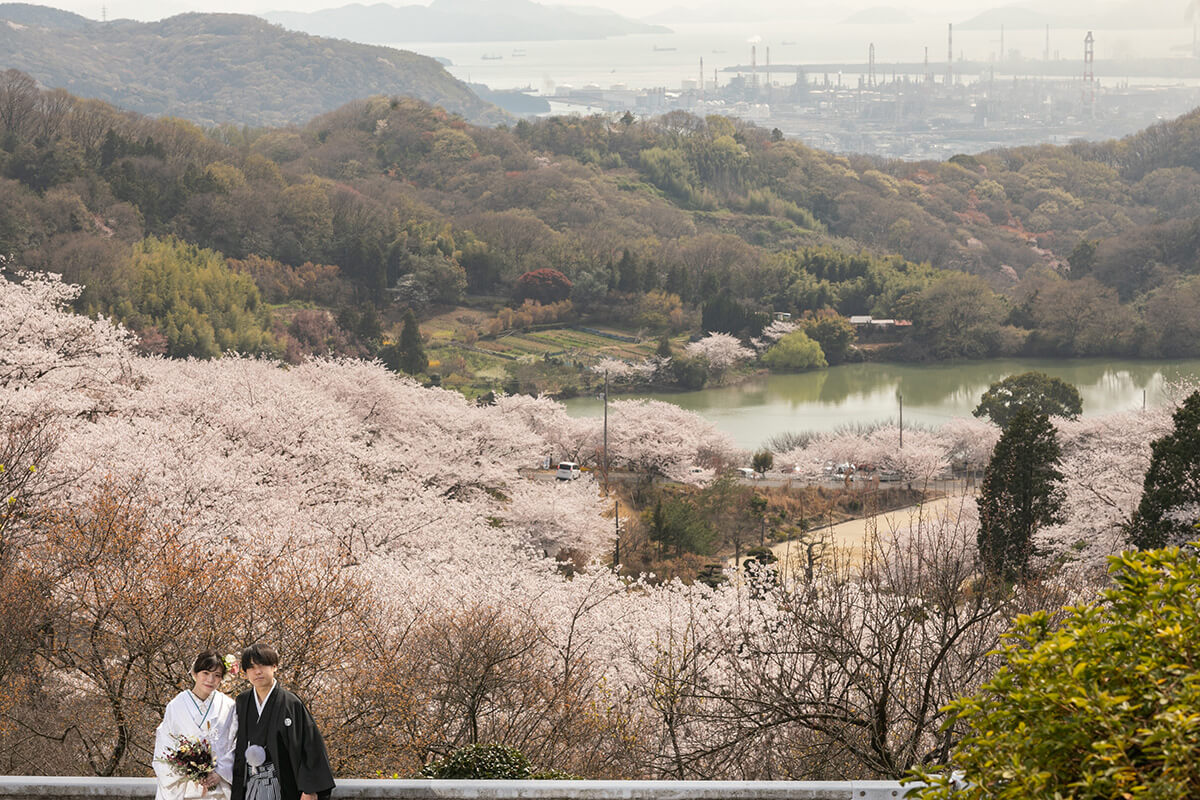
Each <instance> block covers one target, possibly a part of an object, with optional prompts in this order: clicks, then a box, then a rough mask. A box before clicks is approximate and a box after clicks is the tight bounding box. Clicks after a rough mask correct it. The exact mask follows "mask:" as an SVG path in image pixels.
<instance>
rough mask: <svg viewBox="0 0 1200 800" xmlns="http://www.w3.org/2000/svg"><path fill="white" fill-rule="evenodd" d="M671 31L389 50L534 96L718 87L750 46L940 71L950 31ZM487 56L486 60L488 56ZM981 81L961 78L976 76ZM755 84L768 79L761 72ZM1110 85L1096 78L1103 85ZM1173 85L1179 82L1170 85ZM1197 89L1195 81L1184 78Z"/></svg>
mask: <svg viewBox="0 0 1200 800" xmlns="http://www.w3.org/2000/svg"><path fill="white" fill-rule="evenodd" d="M668 27H670V28H671V30H672V33H669V34H636V35H630V36H616V37H611V38H608V39H597V40H589V41H578V40H575V41H510V42H397V43H395V44H392V45H390V46H392V47H397V48H400V49H403V50H411V51H413V52H416V53H421V54H422V55H428V56H435V57H442V58H446V59H449V60H450V61H451V63H452V66H450V67H448V70H449V71H450V73H451V74H452V75H454V77H456V78H459V79H460V80H464V81H468V82H474V83H483V84H486V85H487V86H489V87H491V88H493V89H514V88H524V87H528V88H530V89H532V90H534V91H536V92H539V93H541V94H553V93H554V92H555V91H556V90H557V89H559V88H560V87H564V86H571V87H574V88H576V89H579V88H583V87H584V86H586V85H589V84H592V85H596V86H600V87H602V88H605V89H608V88H611V87H613V86H618V85H619V86H623V87H625V88H628V89H647V88H655V87H665V88H666V89H668V90H678V89H680V88H681V86H682V84H683V82H684V81H689V80H690V81H693V82H698V81H699V80H700V79H701V71H700V61H701V59H703V61H704V73H703V80H704V85H705V86H706V87H711V86H712V81H713V70H714V69H715V70H718V72H717V81H718V82H719V84H720V85H725V84H726V83H728V82H729V80H730V78H731V77H733V75H734V73H728V72H722V71H720V70H723V69H724V68H725V67H728V66H735V65H739V64H740V65H748V64H750V60H751V54H750V48H751V46H754V47H755V48H756V50H757V53H756V55H757V63H758V65H759V70H760V73H761V71H762V69H763V68H764V67H765V65H766V63H767V48H770V61H771V64H772V65H774V68H773V71H772V74H771V80H772V81H773V82H775V83H778V84H781V85H790V84H791V83H792V82H794V81H795V71H794V70H787V69H784V68H783V67H782V66H781V65H794V64H822V63H854V64H862V65H865V64H866V63H867V60H868V51H869V48H870V46H871V45H872V44H874V45H875V64H876V74H877V75H878V76H881V77H887V78H890V77H891V72H890V71H889V68H888V65H889V64H896V63H909V64H913V63H923V62H924V60H925V57H926V48H928V58H929V70H930V72H932V73H933V74H934V75H935V76H941V75H944V74H945V66H946V55H947V44H948V43H947V28H946V23H945V22H934V21H923V22H913V23H904V24H892V25H879V26H868V25H861V24H851V23H846V22H841V21H836V20H820V19H809V20H780V21H778V22H774V23H763V22H740V23H739V22H732V23H689V22H685V23H682V24H671V25H669V26H668ZM1086 35H1087V30H1086V29H1082V28H1081V29H1053V28H1052V29H1051V30H1050V57H1051V59H1052V60H1062V61H1074V62H1078V64H1079V72H1080V75H1082V72H1083V49H1084V45H1083V40H1084V37H1085V36H1086ZM1094 37H1095V50H1094V52H1095V58H1096V60H1097V61H1104V60H1108V59H1126V58H1151V57H1153V58H1161V57H1165V56H1169V55H1177V56H1179V57H1184V56H1185V55H1187V53H1188V52H1190V48H1191V38H1192V32H1191V30H1190V27H1185V26H1184V25H1182V24H1179V25H1171V26H1168V27H1164V28H1162V29H1147V30H1127V31H1104V30H1102V31H1096V32H1094ZM1003 41H1004V51H1005V53H1004V59H1003V62H1004V64H1005V66H1006V67H1007V68H1012V67H1013V66H1014V65H1018V64H1019V65H1022V66H1023V67H1024V70H1023V71H1024V72H1025V74H1028V75H1034V76H1036V75H1038V74H1040V69H1041V67H1040V64H1041V63H1042V60H1043V56H1044V53H1045V49H1046V32H1045V29H1039V30H1006V31H1005V34H1004V40H1003ZM1000 42H1001V37H1000V31H999V30H959V29H958V28H957V27H956V28H955V31H954V58H955V60H967V61H977V62H984V63H998V61H999V59H1000ZM485 56H487V58H485ZM858 77H859V76H858V73H854V74H849V75H842V76H840V80H841V81H843V82H844V83H845V84H846V85H851V84H854V85H856V84H857V82H858ZM978 77H981V76H979V75H963V76H960V78H961V79H963V80H974V79H975V78H978ZM825 78H828V79H829V81H830V82H831V83H836V82H837V81H838V80H839V76H838V75H837V74H833V75H828V76H827V75H824V74H814V73H812V72H810V73H809V76H808V79H809V80H810V81H813V80H817V81H823V80H824V79H825ZM760 80H765V75H763V74H760ZM1108 80H1115V79H1102V81H1108ZM1135 82H1136V81H1135ZM1172 82H1173V83H1178V82H1179V81H1172ZM1189 83H1191V84H1195V83H1196V82H1195V81H1189Z"/></svg>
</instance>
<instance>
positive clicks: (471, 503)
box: [0, 270, 1184, 778]
mask: <svg viewBox="0 0 1200 800" xmlns="http://www.w3.org/2000/svg"><path fill="white" fill-rule="evenodd" d="M78 292H79V288H78V287H73V286H70V285H67V284H63V283H62V282H60V280H59V279H57V278H56V277H54V276H47V275H45V274H43V273H27V272H18V271H12V270H9V271H6V272H5V273H3V277H2V278H0V463H3V464H4V466H5V469H4V471H3V472H0V489H3V494H4V498H5V505H4V507H3V510H2V511H0V534H2V538H0V544H3V547H2V548H0V578H2V581H0V596H2V597H3V601H4V607H5V608H6V609H13V610H14V611H13V613H11V614H10V621H11V622H12V624H10V625H8V626H6V627H5V628H4V629H3V632H2V633H0V677H3V679H4V680H3V682H2V685H3V687H4V688H3V691H2V692H0V753H2V754H3V755H2V756H0V769H2V770H3V771H6V772H14V771H15V772H22V771H24V772H27V773H56V772H65V773H76V774H79V773H81V771H82V772H90V773H95V774H142V772H144V770H145V768H146V767H145V765H146V763H147V759H148V752H149V750H148V748H149V746H150V743H151V739H152V736H151V732H152V730H153V727H154V725H153V720H154V719H155V718H156V716H157V715H158V714H159V713H161V707H162V703H163V702H164V701H165V699H166V698H168V697H169V696H170V695H171V693H173V692H174V691H175V689H174V686H175V685H176V682H177V681H178V680H179V679H180V675H181V674H182V672H183V671H184V670H185V667H184V664H185V663H186V660H187V659H188V658H189V657H190V656H189V653H191V651H193V650H194V649H195V648H196V647H197V646H199V645H205V646H216V647H219V648H225V649H236V647H237V646H238V644H239V643H241V642H245V641H250V640H254V639H259V638H263V639H269V640H272V641H277V642H279V643H280V646H281V649H282V650H283V651H284V653H285V654H288V655H287V657H288V659H289V660H288V663H287V668H288V669H289V678H288V680H289V683H290V684H291V685H294V686H296V687H297V689H298V690H299V691H302V692H304V693H305V694H306V695H307V696H309V697H311V698H312V705H313V707H314V710H315V712H316V713H317V715H318V717H319V718H320V719H321V720H322V726H323V729H324V730H326V731H328V733H327V734H326V735H327V738H328V739H329V740H330V742H331V747H332V749H333V752H334V757H335V761H336V764H335V766H336V768H337V769H338V770H339V774H343V775H367V774H372V773H373V772H374V771H376V770H383V771H386V772H387V773H388V774H391V773H392V772H399V773H402V774H411V773H413V772H415V771H416V770H417V769H418V768H419V767H420V766H421V765H422V764H424V763H426V762H427V761H428V760H429V759H431V758H433V757H436V756H439V755H444V754H446V753H448V752H450V751H451V750H453V749H454V748H456V747H458V746H461V745H463V744H466V743H470V742H474V741H499V742H503V743H506V744H509V745H512V746H515V747H518V748H520V749H521V750H522V751H524V752H526V753H527V754H528V755H530V757H531V758H533V759H534V760H536V761H537V762H538V763H540V764H545V765H548V766H552V767H554V768H558V769H563V770H567V771H569V772H574V773H577V774H581V775H587V776H591V777H600V776H617V777H634V776H652V777H661V776H676V777H680V778H691V777H703V778H718V777H727V778H750V777H764V778H783V777H790V778H829V777H839V778H845V777H875V776H886V777H898V776H899V775H901V774H902V773H903V772H904V771H905V770H907V769H908V768H910V767H912V766H914V765H917V764H921V763H931V762H936V761H937V760H938V759H944V758H945V756H946V754H947V753H948V752H949V748H950V747H951V745H952V743H953V740H954V735H953V731H954V727H953V724H951V728H950V731H951V733H950V735H949V736H945V735H941V734H938V729H939V727H940V726H941V725H942V724H943V723H947V722H949V720H948V719H947V717H946V715H945V712H944V711H942V710H941V709H942V708H943V706H945V704H946V703H947V702H949V701H950V700H952V699H953V698H954V697H956V696H958V695H960V694H961V693H963V692H967V691H971V690H973V689H974V688H975V687H977V686H978V685H979V684H980V683H981V682H982V681H984V680H986V679H987V677H989V676H990V673H991V671H992V670H993V669H994V666H995V662H994V660H993V657H992V656H989V655H987V654H988V653H991V652H992V651H993V650H994V649H995V648H996V646H997V643H998V641H999V638H998V637H999V636H1000V634H1001V633H1002V632H1003V631H1004V630H1005V629H1006V628H1007V627H1008V625H1009V623H1010V622H1011V620H1012V619H1013V618H1014V617H1015V615H1016V614H1018V613H1021V612H1024V611H1030V610H1034V609H1038V608H1045V609H1049V610H1051V611H1054V610H1057V609H1059V608H1061V607H1062V606H1063V605H1064V604H1067V603H1070V602H1077V601H1081V600H1087V599H1090V598H1091V597H1092V596H1093V593H1094V590H1095V588H1096V587H1098V586H1101V585H1103V575H1102V571H1101V570H1100V569H1099V567H1100V566H1101V565H1102V560H1103V557H1104V556H1105V555H1107V554H1109V553H1111V552H1113V551H1116V550H1119V549H1121V548H1122V547H1123V546H1124V539H1123V534H1122V529H1121V526H1122V523H1123V521H1124V520H1126V519H1127V518H1128V517H1129V515H1130V514H1132V512H1133V510H1134V508H1135V507H1136V506H1137V502H1138V498H1139V496H1140V493H1141V476H1142V475H1143V474H1144V473H1145V471H1146V469H1147V467H1148V465H1149V462H1150V449H1149V446H1148V442H1149V441H1150V440H1152V439H1155V438H1157V437H1160V436H1162V435H1163V434H1164V433H1166V432H1168V431H1170V429H1171V419H1170V413H1171V410H1172V409H1170V408H1168V409H1163V410H1155V409H1152V410H1148V411H1145V412H1140V413H1130V414H1125V415H1120V416H1116V417H1109V418H1098V419H1089V420H1083V421H1077V422H1064V423H1061V424H1060V425H1059V426H1058V430H1059V435H1060V436H1061V438H1062V441H1063V451H1064V472H1065V473H1066V475H1067V476H1068V477H1067V481H1066V502H1065V506H1064V507H1065V509H1066V516H1065V522H1063V523H1062V524H1059V525H1056V526H1052V527H1048V528H1046V529H1045V530H1044V531H1043V532H1042V536H1041V539H1040V540H1039V543H1038V548H1037V550H1038V553H1039V559H1040V561H1039V565H1038V574H1039V575H1040V578H1039V579H1038V580H1036V581H1030V582H1027V583H1022V584H1020V585H1015V586H1012V587H1010V589H1008V590H1006V591H1001V592H994V591H981V590H979V588H978V587H977V586H976V581H977V580H978V575H979V574H980V567H979V563H978V553H977V548H976V528H977V522H976V512H975V509H974V502H973V501H972V500H971V499H969V498H965V499H962V500H960V501H958V502H957V503H956V504H954V505H952V506H951V507H950V508H949V510H947V511H945V512H941V513H938V514H932V513H927V514H923V513H920V512H914V515H913V516H912V517H911V518H910V521H909V522H908V523H906V524H903V525H900V526H899V527H898V528H897V529H895V530H878V531H876V533H875V535H874V536H873V537H872V538H871V540H870V542H869V544H868V546H867V547H866V548H865V549H864V552H863V553H862V554H861V556H858V557H856V558H854V559H850V558H849V557H848V556H847V554H845V553H844V552H841V551H839V549H838V548H837V547H836V546H834V544H833V543H829V542H827V543H826V545H827V547H826V548H825V549H823V550H821V551H820V552H821V556H820V558H819V559H817V560H816V562H814V564H813V569H810V570H809V571H808V572H807V573H797V574H790V573H788V572H774V571H771V570H769V569H768V570H766V571H761V570H756V569H755V568H753V567H748V568H747V570H748V571H746V572H745V573H743V574H742V575H741V577H739V578H738V579H736V580H731V581H728V582H725V583H723V584H721V585H719V586H717V587H716V588H710V587H709V586H706V585H704V584H702V583H699V582H697V583H694V584H690V585H688V584H685V583H683V582H680V581H676V580H672V581H661V580H658V579H656V577H655V576H650V575H645V576H642V577H640V578H639V577H634V576H629V575H621V574H620V573H619V572H617V571H615V570H613V569H612V559H613V547H614V545H615V541H614V537H613V535H612V530H613V520H612V518H611V500H610V499H608V498H606V497H604V496H603V494H602V492H601V487H600V485H599V484H598V483H597V482H595V481H591V480H581V481H574V482H565V483H550V482H537V481H534V480H530V479H529V478H527V477H525V476H524V475H523V474H522V470H524V469H525V468H528V467H531V466H534V465H536V464H537V463H538V462H539V461H540V460H541V458H542V457H543V456H551V457H552V458H554V459H559V458H563V457H571V456H575V457H578V456H579V455H580V454H582V453H589V452H591V453H594V452H595V451H596V449H597V447H599V446H600V443H601V441H602V438H601V430H600V428H599V425H600V423H599V422H598V421H595V420H576V419H571V418H568V417H567V416H566V415H565V413H563V411H562V408H561V406H559V405H557V404H556V403H554V402H553V401H550V400H547V399H545V398H541V399H537V398H529V397H506V396H501V397H499V398H498V399H497V402H496V403H495V404H494V405H480V404H475V403H471V402H468V401H467V400H465V399H464V398H463V397H462V396H461V395H460V394H457V393H454V392H449V391H445V390H442V389H438V388H426V387H422V386H420V385H418V384H416V383H415V382H413V381H412V380H411V379H408V378H404V377H398V376H396V375H395V374H393V373H392V372H390V371H388V370H387V369H385V368H384V367H383V366H381V365H380V364H378V363H372V362H366V361H359V360H354V359H345V358H340V359H339V358H332V359H310V360H306V361H304V362H303V363H300V364H296V365H287V364H285V363H282V362H279V361H275V360H268V359H256V358H250V357H225V358H221V359H216V360H208V361H204V360H194V359H187V360H169V359H165V358H162V357H160V356H146V355H139V354H138V353H137V352H136V351H135V350H134V347H133V345H134V340H133V337H132V336H131V335H130V334H129V333H128V332H127V331H126V330H124V329H123V328H121V327H119V326H115V325H113V324H112V323H111V322H110V321H109V320H107V319H105V318H99V319H91V318H88V317H84V316H79V315H76V314H74V313H73V312H72V311H71V310H70V308H69V305H70V303H71V302H72V300H73V299H74V298H75V297H76V296H77V294H78ZM1180 391H1181V392H1182V391H1184V390H1182V389H1181V390H1180ZM609 427H610V436H609V447H610V452H609V457H610V459H611V460H612V462H613V464H614V465H615V466H618V467H620V468H621V469H625V470H629V471H631V472H633V473H635V474H636V473H641V474H646V475H650V476H660V477H664V476H666V477H669V476H675V477H677V478H680V479H689V478H690V479H692V480H709V479H710V477H711V476H712V475H713V474H714V472H715V471H720V470H721V468H722V467H723V466H727V465H729V464H731V463H734V459H736V458H741V457H742V454H739V453H737V452H736V451H735V449H734V448H733V447H732V445H731V444H730V442H729V441H728V440H727V439H726V438H725V437H723V436H722V435H720V434H719V433H717V432H716V431H715V430H714V429H713V428H712V427H711V426H710V425H708V424H707V423H705V422H703V421H701V420H700V419H699V418H697V417H695V416H693V415H690V414H688V413H686V412H682V411H679V410H678V409H676V408H674V407H673V406H667V405H665V404H655V403H647V402H619V401H618V402H615V403H613V408H612V413H611V415H610V418H609ZM910 436H911V438H908V439H907V440H906V443H905V447H904V450H903V451H900V449H899V448H894V447H893V446H892V441H893V439H892V432H891V431H889V430H888V429H886V428H884V429H881V430H878V431H875V432H873V433H871V434H863V435H849V434H838V435H829V436H823V437H816V438H813V439H812V440H810V441H809V442H807V443H806V444H804V445H803V446H801V447H799V448H798V449H796V450H795V451H794V452H791V453H787V454H781V457H786V458H788V459H790V460H792V461H794V462H795V463H796V464H797V465H801V467H803V465H805V464H816V463H820V462H824V461H825V460H830V459H836V460H839V461H840V460H849V459H854V460H858V461H862V460H867V459H870V460H873V461H875V462H878V463H881V464H887V465H889V466H890V467H891V468H894V469H896V470H899V471H901V472H903V474H904V476H905V478H906V479H907V480H910V481H914V482H920V481H922V480H924V479H927V478H928V477H929V476H930V475H933V474H935V473H937V472H939V471H941V470H942V469H944V468H945V465H946V464H947V463H948V462H949V461H950V460H951V459H962V458H979V457H980V456H981V454H984V453H988V452H990V450H991V448H992V446H993V445H994V443H995V440H996V437H997V432H996V430H995V429H994V428H993V427H991V426H990V425H988V424H986V423H982V422H979V421H974V420H972V421H966V420H963V421H961V422H958V423H954V424H949V425H947V426H945V427H944V428H942V429H941V430H939V431H938V432H936V433H934V432H928V433H916V434H910ZM697 469H699V472H697V471H696V470H697ZM818 538H819V537H818ZM918 609H919V613H918V612H917V610H918Z"/></svg>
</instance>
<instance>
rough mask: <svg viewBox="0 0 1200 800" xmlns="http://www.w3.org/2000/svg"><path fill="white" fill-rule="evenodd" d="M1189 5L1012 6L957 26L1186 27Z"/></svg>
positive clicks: (1148, 0)
mask: <svg viewBox="0 0 1200 800" xmlns="http://www.w3.org/2000/svg"><path fill="white" fill-rule="evenodd" d="M1186 5H1187V4H1186V3H1182V2H1181V3H1175V2H1172V1H1171V0H1123V1H1122V2H1120V3H1117V4H1115V5H1109V6H1106V7H1095V8H1092V9H1089V10H1088V11H1087V12H1083V13H1070V14H1065V13H1062V12H1061V11H1055V12H1050V11H1048V10H1047V9H1046V8H1044V7H1042V6H1038V5H1033V4H1030V5H1011V6H1000V7H995V8H989V9H986V10H984V11H981V12H980V13H978V14H976V15H975V16H973V17H971V18H970V19H967V20H964V21H963V22H959V23H956V24H955V26H954V27H955V28H958V29H960V30H989V29H993V30H994V29H999V28H1000V26H1001V25H1003V26H1004V27H1006V28H1008V29H1009V30H1036V29H1038V28H1044V27H1045V26H1046V25H1049V26H1050V27H1051V29H1054V28H1082V29H1088V28H1090V29H1092V30H1118V31H1120V30H1141V29H1170V28H1174V27H1179V28H1183V27H1184V25H1185V19H1184V16H1185V15H1184V10H1185V8H1186Z"/></svg>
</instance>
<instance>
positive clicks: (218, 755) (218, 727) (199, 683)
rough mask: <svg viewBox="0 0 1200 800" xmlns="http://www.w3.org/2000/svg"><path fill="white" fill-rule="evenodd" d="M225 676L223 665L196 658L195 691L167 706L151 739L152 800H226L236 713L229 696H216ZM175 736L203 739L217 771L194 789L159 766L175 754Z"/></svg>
mask: <svg viewBox="0 0 1200 800" xmlns="http://www.w3.org/2000/svg"><path fill="white" fill-rule="evenodd" d="M225 671H226V666H225V661H224V660H223V659H222V658H221V657H220V656H219V655H217V654H216V653H214V652H212V651H206V652H203V653H201V654H200V655H198V656H196V660H195V662H194V663H193V664H192V680H193V681H194V682H195V686H194V687H193V688H191V689H188V690H186V691H183V692H180V693H179V694H177V695H176V696H175V698H174V699H173V700H171V702H169V703H167V708H166V710H165V711H164V712H163V721H162V723H161V724H160V725H159V726H158V730H157V731H156V733H155V737H154V772H155V774H156V775H157V776H158V794H156V795H155V800H196V799H197V798H204V800H229V791H230V785H231V784H232V783H233V745H234V743H235V742H236V741H237V713H236V711H235V707H234V702H233V700H232V699H231V698H230V697H229V695H226V694H222V693H221V692H220V691H218V690H217V687H218V686H220V685H221V681H222V680H223V679H224V678H225ZM180 736H186V737H188V738H192V739H197V738H200V739H207V740H208V742H209V744H210V745H211V747H212V754H213V761H214V762H215V763H216V769H215V770H214V771H213V772H212V773H211V774H210V775H209V776H208V778H206V779H205V780H203V781H201V782H199V783H198V782H196V781H189V780H184V779H183V778H181V777H179V776H178V775H175V774H174V773H173V772H172V771H171V768H170V766H168V765H167V764H164V763H163V762H162V760H161V759H162V758H163V757H164V756H165V755H166V754H167V753H168V752H170V751H171V750H173V749H174V748H175V746H176V745H177V739H178V737H180Z"/></svg>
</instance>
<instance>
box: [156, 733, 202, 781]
mask: <svg viewBox="0 0 1200 800" xmlns="http://www.w3.org/2000/svg"><path fill="white" fill-rule="evenodd" d="M158 761H159V762H160V763H162V764H166V765H167V766H168V767H170V768H171V772H172V773H173V774H175V775H178V776H179V777H180V778H184V779H185V780H189V781H196V782H197V783H199V782H200V781H202V780H204V779H205V778H207V777H208V776H209V775H210V774H211V773H212V771H213V770H214V769H215V768H216V765H215V764H214V762H213V754H212V745H211V744H209V743H208V739H193V738H191V737H190V736H177V737H175V747H173V748H172V749H170V750H168V751H167V752H166V753H164V754H163V757H162V758H160V759H158Z"/></svg>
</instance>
